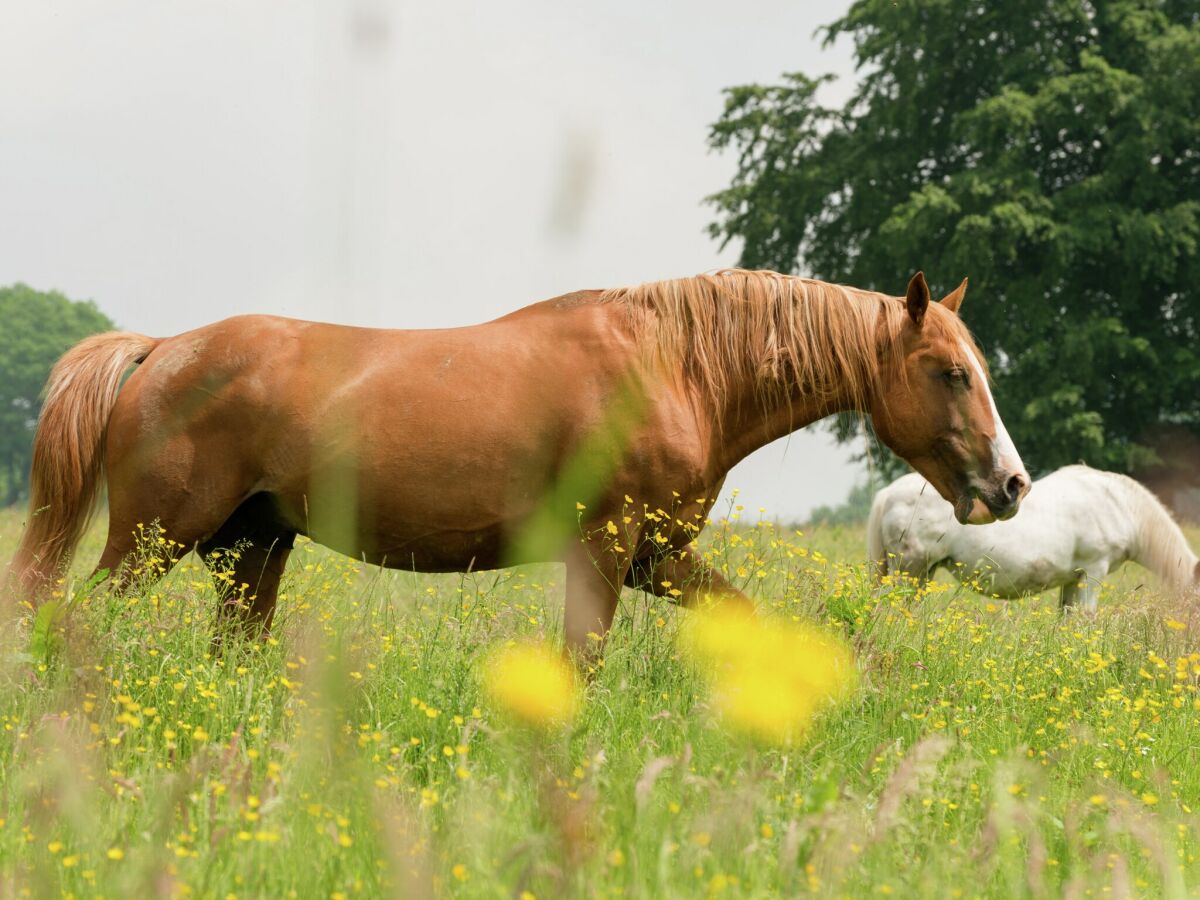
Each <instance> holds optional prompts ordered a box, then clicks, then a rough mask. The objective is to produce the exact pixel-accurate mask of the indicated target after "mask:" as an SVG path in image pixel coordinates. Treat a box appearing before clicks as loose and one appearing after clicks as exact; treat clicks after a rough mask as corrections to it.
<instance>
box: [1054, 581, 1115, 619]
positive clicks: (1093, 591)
mask: <svg viewBox="0 0 1200 900" xmlns="http://www.w3.org/2000/svg"><path fill="white" fill-rule="evenodd" d="M1076 575H1077V576H1078V577H1077V578H1076V580H1075V581H1072V582H1069V583H1067V584H1064V585H1063V586H1062V590H1061V593H1060V594H1059V609H1060V611H1061V612H1064V613H1065V612H1067V611H1068V610H1071V609H1075V608H1076V605H1077V604H1078V607H1079V608H1080V609H1082V610H1083V612H1086V613H1094V612H1095V611H1096V599H1097V598H1098V597H1099V596H1100V578H1103V577H1104V576H1103V575H1101V576H1099V577H1093V576H1092V575H1091V574H1089V573H1088V572H1077V573H1076Z"/></svg>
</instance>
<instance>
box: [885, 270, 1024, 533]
mask: <svg viewBox="0 0 1200 900" xmlns="http://www.w3.org/2000/svg"><path fill="white" fill-rule="evenodd" d="M966 290H967V282H966V281H965V280H964V281H963V283H962V284H961V285H959V286H958V288H957V290H955V291H954V292H953V293H951V294H950V295H948V296H947V297H945V298H944V299H943V300H942V301H941V302H940V303H931V302H930V296H929V286H928V285H927V284H926V283H925V276H924V274H922V273H921V272H918V273H917V274H916V275H914V276H913V277H912V280H911V281H910V282H909V283H908V293H907V296H906V297H905V305H906V307H907V313H908V314H907V317H906V318H905V321H904V324H903V327H902V330H901V332H900V334H899V335H898V339H897V352H898V353H900V354H902V357H903V358H902V359H900V360H896V361H895V362H896V363H897V364H896V365H893V366H890V367H888V369H889V371H887V372H884V373H883V374H882V376H881V383H880V388H879V390H878V391H877V392H876V395H875V397H873V398H872V403H871V418H872V419H873V421H874V425H875V431H876V433H877V434H878V435H879V437H880V438H881V439H882V440H883V442H884V443H885V444H887V445H888V446H889V447H891V448H892V449H893V450H894V451H895V452H896V453H898V454H899V455H900V456H902V457H904V459H905V460H907V461H908V462H909V463H910V464H911V465H912V467H913V468H914V469H916V470H917V471H918V472H920V473H921V474H922V475H924V476H925V478H926V480H928V481H929V483H930V484H932V485H933V486H934V487H935V488H937V491H938V493H940V494H941V495H942V496H943V497H944V498H946V500H948V501H950V503H952V504H954V515H955V518H957V519H958V521H960V522H964V523H965V522H967V521H978V518H977V515H975V516H973V515H972V509H973V507H974V506H975V502H974V501H975V499H976V498H978V499H979V500H982V501H983V504H984V505H985V506H986V507H987V509H988V512H989V513H990V514H991V515H992V516H994V517H995V518H997V519H1007V518H1009V517H1010V516H1013V515H1015V514H1016V512H1017V508H1018V507H1019V506H1020V504H1021V499H1022V498H1023V497H1024V496H1025V494H1027V493H1028V492H1029V474H1028V473H1027V472H1026V471H1025V466H1024V465H1023V464H1022V462H1021V457H1020V456H1019V455H1018V454H1017V450H1016V447H1014V446H1013V443H1012V440H1011V439H1010V438H1009V436H1008V432H1007V431H1006V430H1005V428H1004V423H1003V422H1002V421H1000V413H998V412H997V411H996V404H995V401H993V399H992V392H991V389H990V388H989V387H988V378H987V373H986V370H985V368H984V362H983V359H982V358H981V356H980V354H979V351H978V350H977V349H976V348H975V343H974V341H973V340H972V339H971V336H970V333H969V332H968V331H967V329H966V326H965V325H963V323H962V320H961V319H960V318H959V317H958V309H959V307H960V306H961V305H962V300H963V295H964V294H965V293H966Z"/></svg>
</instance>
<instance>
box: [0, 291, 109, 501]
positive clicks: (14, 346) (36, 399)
mask: <svg viewBox="0 0 1200 900" xmlns="http://www.w3.org/2000/svg"><path fill="white" fill-rule="evenodd" d="M112 328H113V323H112V321H111V320H110V319H109V318H108V316H106V315H104V313H102V312H100V310H99V309H97V308H96V305H95V304H94V303H91V302H90V301H83V302H74V301H71V300H68V299H67V298H66V297H64V296H63V295H62V294H60V293H58V292H57V291H50V292H42V291H35V290H34V289H33V288H31V287H27V286H26V285H23V284H15V285H13V286H11V287H6V288H0V506H11V505H12V504H14V503H19V502H22V501H23V500H24V499H25V497H26V496H27V494H28V490H29V465H30V461H31V458H32V449H33V430H34V426H35V425H36V424H37V418H38V414H39V413H40V412H41V408H42V396H41V392H42V389H43V387H44V386H45V384H46V377H47V376H48V375H49V374H50V369H51V368H52V367H53V366H54V363H55V361H56V360H57V359H58V358H59V357H60V356H61V355H62V354H63V353H64V352H66V350H67V349H68V348H69V347H70V346H71V345H72V344H74V343H76V342H77V341H79V340H81V339H83V338H85V337H87V336H88V335H90V334H95V333H97V332H100V331H108V330H111V329H112Z"/></svg>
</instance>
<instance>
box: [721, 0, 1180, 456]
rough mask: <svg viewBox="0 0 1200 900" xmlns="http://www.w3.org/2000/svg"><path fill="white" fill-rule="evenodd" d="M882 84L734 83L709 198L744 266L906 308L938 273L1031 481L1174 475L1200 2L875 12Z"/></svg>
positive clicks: (889, 1)
mask: <svg viewBox="0 0 1200 900" xmlns="http://www.w3.org/2000/svg"><path fill="white" fill-rule="evenodd" d="M825 36H826V38H827V40H829V41H833V40H836V39H838V38H839V37H843V36H848V37H849V38H850V39H852V40H853V43H854V47H855V52H856V56H857V62H858V66H859V72H860V73H861V81H860V83H859V84H858V86H857V89H856V91H855V93H854V95H853V96H852V98H851V99H850V100H849V101H848V102H847V103H846V104H845V106H844V107H842V108H829V107H826V106H823V105H822V104H821V103H820V102H819V99H818V90H819V88H820V86H821V84H822V83H823V81H824V80H825V79H824V77H812V76H810V75H804V74H792V75H785V76H782V77H781V79H780V83H778V84H773V85H749V86H744V87H735V88H732V89H730V90H729V91H728V92H727V100H726V107H725V112H724V114H723V115H722V117H721V119H720V120H719V121H718V122H717V123H716V124H715V125H714V126H713V128H712V133H711V140H712V143H713V145H714V146H715V147H717V148H720V149H723V150H730V151H732V152H735V153H736V154H737V159H738V171H737V175H736V177H735V178H734V180H733V183H732V185H731V186H730V187H729V188H727V189H726V190H724V191H721V192H720V193H718V194H716V195H715V196H713V197H712V198H710V200H711V202H712V203H713V204H715V206H716V209H717V210H718V220H717V221H716V222H715V223H714V225H713V226H712V232H713V234H714V235H715V236H717V237H719V238H722V239H724V240H726V241H739V242H741V243H742V247H743V249H742V264H743V265H747V266H755V267H758V266H761V267H768V268H774V269H779V270H782V271H797V270H801V269H804V270H807V271H808V272H810V273H811V274H813V275H815V276H817V277H820V278H825V279H829V280H835V281H841V282H845V283H849V284H855V285H858V286H861V287H871V288H875V289H878V290H882V291H886V292H889V293H898V292H900V291H901V290H902V289H903V287H904V284H905V282H906V279H907V278H908V277H909V276H910V275H911V274H912V272H913V270H915V269H921V268H923V269H924V270H925V271H926V274H927V275H928V276H930V280H931V282H932V283H933V284H934V285H935V287H940V288H944V289H945V290H949V289H950V288H952V287H953V286H954V285H956V284H957V283H958V281H959V280H961V279H962V278H963V276H970V279H971V287H970V290H969V291H968V293H967V301H966V304H965V306H964V315H965V317H966V319H967V322H968V324H969V325H971V326H972V328H973V329H974V331H975V332H976V334H977V336H978V337H979V339H980V342H981V344H982V346H983V348H984V349H985V351H986V353H987V354H988V356H989V358H990V360H991V362H992V370H993V373H994V375H995V379H996V382H997V390H996V396H997V402H998V404H999V406H1000V409H1001V413H1002V414H1003V416H1004V418H1005V421H1006V423H1007V424H1008V426H1009V430H1010V431H1011V432H1012V434H1013V437H1014V439H1015V440H1016V442H1017V445H1018V447H1019V448H1020V449H1021V451H1022V455H1023V456H1024V457H1025V460H1026V463H1027V464H1028V465H1029V466H1030V468H1031V469H1034V470H1036V471H1042V472H1044V471H1046V470H1049V469H1052V468H1055V467H1057V466H1059V465H1062V464H1064V463H1068V462H1074V461H1078V460H1086V461H1087V462H1089V463H1091V464H1093V465H1096V466H1101V467H1105V468H1112V469H1119V470H1127V471H1128V470H1136V469H1139V468H1144V467H1146V466H1150V465H1154V464H1155V463H1156V461H1157V454H1156V452H1155V448H1156V447H1157V446H1159V444H1160V441H1161V439H1162V434H1163V432H1164V431H1168V430H1174V431H1175V432H1176V437H1178V432H1179V431H1180V430H1182V431H1184V432H1190V433H1191V434H1192V435H1193V436H1195V435H1197V434H1198V433H1200V353H1198V349H1200V348H1198V347H1197V329H1198V328H1200V321H1198V319H1200V293H1198V290H1200V289H1198V284H1200V265H1198V261H1200V0H1091V2H1089V0H1005V2H981V0H858V2H856V3H854V4H853V6H852V7H851V8H850V10H849V11H848V12H847V13H846V15H845V16H844V17H843V18H841V19H839V20H837V21H836V22H833V23H832V24H831V25H829V26H828V27H827V29H826V30H825Z"/></svg>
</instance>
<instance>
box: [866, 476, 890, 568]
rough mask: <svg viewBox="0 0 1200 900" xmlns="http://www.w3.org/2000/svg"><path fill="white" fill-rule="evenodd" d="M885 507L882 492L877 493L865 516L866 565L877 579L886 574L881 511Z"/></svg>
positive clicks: (886, 563) (886, 564)
mask: <svg viewBox="0 0 1200 900" xmlns="http://www.w3.org/2000/svg"><path fill="white" fill-rule="evenodd" d="M886 505H887V504H886V501H885V500H884V498H883V491H879V492H878V493H876V494H875V499H874V500H872V501H871V514H870V515H869V516H867V565H868V566H870V569H871V574H872V575H873V576H874V577H875V578H877V579H879V578H883V576H884V575H886V574H887V573H888V562H887V550H886V549H885V548H884V546H883V511H884V507H885V506H886Z"/></svg>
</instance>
